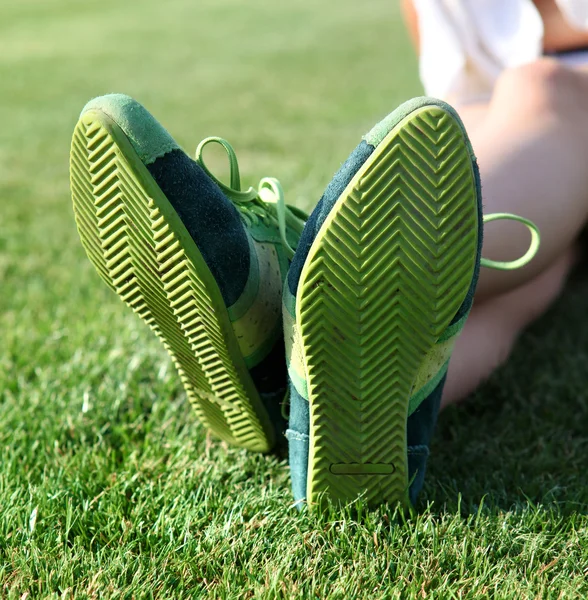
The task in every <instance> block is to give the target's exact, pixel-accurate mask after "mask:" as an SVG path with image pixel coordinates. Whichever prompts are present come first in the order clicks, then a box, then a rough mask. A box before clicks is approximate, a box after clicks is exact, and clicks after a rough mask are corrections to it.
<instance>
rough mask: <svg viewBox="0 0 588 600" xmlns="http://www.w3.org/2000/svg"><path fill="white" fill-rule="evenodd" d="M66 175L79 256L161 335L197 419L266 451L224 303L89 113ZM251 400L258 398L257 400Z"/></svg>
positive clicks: (108, 135)
mask: <svg viewBox="0 0 588 600" xmlns="http://www.w3.org/2000/svg"><path fill="white" fill-rule="evenodd" d="M70 177H71V188H72V199H73V204H74V214H75V219H76V224H77V227H78V232H79V234H80V237H81V240H82V244H83V246H84V248H85V250H86V253H87V255H88V257H89V259H90V260H91V262H92V263H93V264H94V266H95V268H96V270H97V271H98V274H99V275H100V277H101V278H102V279H103V280H104V281H105V282H106V284H107V285H108V286H109V287H110V288H111V289H112V290H113V291H115V292H116V293H117V294H118V295H119V296H120V298H121V299H122V300H123V301H124V302H125V303H126V304H127V305H128V306H130V307H131V308H132V309H133V310H134V311H135V312H136V313H137V314H138V315H139V316H140V317H141V318H142V319H143V320H144V321H145V322H146V323H147V324H148V325H149V327H150V328H151V329H152V330H153V331H154V332H155V333H156V335H157V336H158V337H159V338H160V339H161V341H162V342H163V344H164V346H165V348H166V349H167V350H168V352H169V354H170V355H171V357H172V359H173V362H174V364H175V366H176V368H177V370H178V373H179V375H180V378H181V380H182V383H183V385H184V388H185V390H186V393H187V395H188V398H189V399H190V401H191V403H192V405H193V406H194V409H195V411H196V414H197V416H198V418H199V419H200V421H201V422H202V423H203V424H204V425H205V426H206V427H209V428H210V429H211V430H212V431H213V432H214V433H215V434H216V435H217V436H218V437H220V438H221V439H223V440H225V441H227V442H229V443H231V444H234V445H237V446H242V447H245V448H248V449H251V450H256V451H267V450H269V449H270V448H271V443H270V441H269V440H268V436H267V432H266V431H265V430H264V427H263V425H262V423H261V422H260V418H259V416H258V414H256V409H255V407H254V406H253V404H252V402H251V400H250V398H251V396H252V395H253V394H255V395H257V390H256V389H255V387H254V384H253V382H252V381H251V380H249V381H246V380H245V378H244V377H243V376H242V375H241V374H240V373H239V372H238V371H237V369H236V368H235V366H234V360H233V357H232V354H231V351H230V348H229V347H228V345H227V341H226V335H227V334H226V330H227V325H226V323H224V324H223V323H221V319H222V318H223V317H222V315H223V312H226V311H225V308H224V305H223V306H222V307H218V308H216V305H215V303H216V302H218V300H215V296H214V294H212V293H211V291H210V289H209V288H208V287H207V284H206V283H205V281H204V280H203V277H202V275H201V273H202V270H203V269H207V267H206V265H205V263H204V262H203V260H202V261H201V263H202V264H195V263H194V262H192V261H191V260H190V259H189V258H188V257H187V255H186V253H185V250H184V248H183V246H182V244H181V242H180V240H179V238H178V236H177V235H176V233H175V232H174V230H173V229H172V227H171V226H170V225H169V223H168V222H167V221H166V219H165V217H164V216H163V215H162V214H161V211H160V209H159V208H158V206H157V205H156V203H155V201H154V200H153V198H151V197H150V196H149V194H148V193H147V191H146V190H145V189H144V186H143V185H142V184H141V182H140V180H139V178H138V176H137V175H136V173H135V171H134V170H133V168H132V166H131V165H130V163H129V162H128V160H127V159H126V158H125V156H124V153H123V152H122V151H121V149H120V148H119V146H118V144H117V143H116V141H115V140H114V139H113V137H112V135H111V133H110V132H109V130H108V128H107V127H105V126H104V125H103V124H102V123H101V122H100V121H99V120H98V119H92V118H90V117H87V116H86V117H82V119H81V120H80V121H79V122H78V124H77V126H76V129H75V131H74V136H73V140H72V150H71V159H70ZM154 185H155V186H156V184H155V182H154ZM210 277H212V275H211V276H210ZM216 297H220V292H219V293H218V294H217V296H216ZM227 321H228V316H227ZM223 325H224V326H223ZM228 328H229V329H230V323H229V325H228ZM239 358H240V357H239ZM246 377H247V378H249V375H248V373H247V375H246ZM258 405H259V406H263V405H262V404H261V400H258Z"/></svg>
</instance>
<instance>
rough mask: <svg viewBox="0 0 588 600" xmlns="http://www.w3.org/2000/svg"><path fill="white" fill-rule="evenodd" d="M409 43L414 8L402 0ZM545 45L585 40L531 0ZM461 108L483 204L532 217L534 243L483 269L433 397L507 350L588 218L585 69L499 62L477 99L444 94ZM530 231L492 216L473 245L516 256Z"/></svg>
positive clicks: (545, 303) (549, 3) (470, 381)
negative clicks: (537, 235) (518, 264)
mask: <svg viewBox="0 0 588 600" xmlns="http://www.w3.org/2000/svg"><path fill="white" fill-rule="evenodd" d="M402 4H403V9H404V14H405V18H406V23H407V27H408V30H409V33H410V34H411V38H412V39H413V41H414V43H415V45H416V47H417V48H418V41H419V33H418V18H417V15H416V12H415V11H414V7H413V5H412V2H411V0H403V2H402ZM536 5H537V8H538V10H539V12H540V14H541V16H542V18H543V21H544V28H545V37H544V47H545V49H546V50H547V51H558V50H569V49H572V48H577V47H582V46H588V34H586V33H585V32H579V31H576V30H573V29H572V28H571V27H570V26H569V25H568V24H567V23H566V22H565V20H564V19H563V16H562V15H561V13H560V12H559V10H558V8H557V6H556V4H555V2H554V1H553V0H537V2H536ZM448 100H449V102H450V103H452V104H453V105H454V106H455V108H456V109H457V111H458V113H459V114H460V116H461V118H462V120H463V122H464V124H465V127H466V130H467V131H468V135H469V137H470V139H471V142H472V146H473V149H474V152H475V154H476V156H477V159H478V164H479V167H480V176H481V180H482V195H483V204H484V212H485V213H495V212H510V213H514V214H517V215H520V216H523V217H525V218H527V219H530V220H531V221H533V222H534V223H536V224H537V226H538V227H539V229H540V231H541V248H540V250H539V252H538V254H537V256H536V257H535V258H534V259H533V261H532V262H531V263H530V264H529V265H527V266H526V267H524V268H523V269H519V270H517V271H507V272H504V271H493V270H490V269H482V271H481V274H480V279H479V283H478V288H477V290H476V296H475V301H474V307H473V309H472V312H471V314H470V317H469V319H468V321H467V323H466V325H465V327H464V330H463V332H462V334H461V336H460V337H459V339H458V341H457V343H456V346H455V350H454V352H453V356H452V359H451V363H450V366H449V373H448V378H447V383H446V386H445V391H444V395H443V400H442V405H443V406H447V405H448V404H451V403H454V402H459V401H461V400H463V399H465V398H467V397H468V396H469V395H470V394H471V392H473V391H474V390H475V389H476V388H477V387H478V386H479V385H480V383H482V382H483V381H484V380H485V379H487V378H488V377H489V376H490V374H491V373H492V372H493V371H494V370H495V369H496V368H497V367H498V366H499V365H501V364H502V363H503V362H504V361H506V360H507V358H508V356H509V355H510V352H511V350H512V347H513V345H514V343H515V342H516V340H517V338H518V336H519V335H520V333H521V332H522V331H523V330H524V329H525V328H526V327H527V326H528V325H529V324H530V323H531V322H532V321H534V320H535V319H537V318H538V317H539V316H541V315H542V314H543V313H544V312H545V311H546V310H547V308H548V307H549V306H550V305H551V304H552V303H553V302H554V300H555V299H556V298H557V297H558V296H559V294H560V293H561V291H562V289H563V286H564V284H565V281H566V277H567V275H568V273H569V271H570V269H571V268H572V266H573V264H574V262H575V258H576V256H577V250H576V239H577V237H578V235H579V233H580V231H581V230H582V229H583V228H584V226H585V224H586V222H587V220H588V169H587V168H586V156H588V102H587V100H588V71H584V70H582V69H571V68H568V67H564V66H562V65H561V64H559V63H558V62H557V61H556V60H554V59H549V58H541V59H539V60H537V61H535V62H533V63H530V64H527V65H524V66H520V67H516V68H513V69H507V70H505V71H504V72H503V73H502V74H501V76H500V78H499V79H498V81H497V83H496V86H495V88H494V91H493V94H492V97H491V98H490V100H489V101H488V102H487V103H485V104H477V105H463V104H460V103H459V99H451V98H450V99H448ZM528 244H529V234H528V233H526V230H525V229H524V227H523V226H522V225H520V224H517V223H508V222H504V221H498V222H496V223H492V224H489V225H488V226H487V227H486V228H485V230H484V244H483V249H482V254H483V256H484V257H486V258H491V259H494V260H513V259H515V258H518V257H519V256H522V255H523V254H524V253H525V251H526V249H527V247H528Z"/></svg>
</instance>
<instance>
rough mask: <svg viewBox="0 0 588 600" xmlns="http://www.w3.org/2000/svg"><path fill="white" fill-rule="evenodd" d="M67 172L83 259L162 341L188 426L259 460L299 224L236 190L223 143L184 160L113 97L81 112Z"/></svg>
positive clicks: (275, 385) (273, 431) (272, 191)
mask: <svg viewBox="0 0 588 600" xmlns="http://www.w3.org/2000/svg"><path fill="white" fill-rule="evenodd" d="M212 142H214V143H220V144H221V145H222V146H223V147H224V148H225V150H226V151H227V153H228V156H229V161H230V166H231V185H230V186H225V185H223V184H222V183H220V182H219V181H217V180H216V179H215V178H214V177H213V176H212V174H211V173H210V172H209V171H208V169H207V168H206V166H205V165H204V162H203V160H202V150H203V148H204V147H205V146H206V145H207V144H209V143H212ZM70 172H71V190H72V198H73V205H74V214H75V219H76V224H77V227H78V231H79V234H80V237H81V240H82V244H83V246H84V248H85V250H86V252H87V254H88V257H89V259H90V260H91V261H92V263H93V264H94V266H95V267H96V270H97V271H98V273H99V275H100V276H101V277H102V279H103V280H104V281H105V282H106V283H107V284H108V286H109V287H110V288H111V289H112V290H114V291H115V292H116V293H117V294H118V295H119V296H120V297H121V299H122V300H123V301H124V302H125V303H126V304H128V305H129V306H130V307H131V308H132V309H133V310H134V311H135V312H136V313H137V314H138V315H139V316H141V317H142V318H143V319H144V320H145V322H146V323H147V324H148V325H149V326H150V327H151V328H152V329H153V331H154V332H155V333H156V334H157V335H158V336H159V338H160V339H161V340H162V342H163V344H164V346H165V347H166V349H167V350H168V352H169V353H170V355H171V357H172V359H173V361H174V363H175V365H176V367H177V369H178V372H179V374H180V377H181V379H182V382H183V384H184V387H185V389H186V393H187V395H188V398H189V399H190V401H191V402H192V404H193V406H194V408H195V410H196V413H197V415H198V418H199V419H200V420H201V421H202V423H203V424H204V425H205V426H207V427H209V428H210V429H211V431H213V432H214V433H215V434H216V435H217V436H218V437H220V438H221V439H223V440H225V441H227V442H229V443H231V444H234V445H236V446H242V447H244V448H249V449H251V450H257V451H261V452H267V451H269V450H270V449H272V448H273V447H274V445H275V444H276V441H278V439H279V437H280V435H279V434H280V433H282V431H283V429H282V426H283V423H282V417H281V412H282V410H281V408H282V407H281V403H282V402H283V398H284V394H285V391H286V384H287V376H286V369H285V366H284V359H283V348H284V342H283V333H282V328H281V296H282V286H283V281H284V277H285V274H286V273H287V270H288V266H289V262H290V258H291V256H292V255H293V250H292V248H294V247H295V246H296V244H297V242H298V238H299V236H300V233H301V231H302V228H303V225H304V217H305V215H304V214H303V213H301V211H298V210H297V209H293V208H288V207H286V205H285V204H284V200H283V194H282V190H281V187H280V185H279V183H278V182H277V181H276V180H275V179H264V180H262V182H261V184H260V188H259V190H254V189H249V190H246V191H241V188H240V181H239V170H238V166H237V160H236V157H235V153H234V152H233V149H232V148H231V147H230V146H229V144H228V143H227V142H225V141H224V140H221V139H219V138H210V139H208V140H205V141H204V142H202V143H201V144H200V146H199V148H198V151H197V160H196V161H194V160H192V159H190V158H189V157H188V156H187V155H186V154H185V153H184V151H183V150H181V149H180V147H179V146H178V145H177V143H176V142H175V141H174V140H173V138H172V137H171V136H170V135H169V134H168V133H167V131H166V130H165V129H164V128H163V127H162V126H161V125H160V124H159V123H158V122H157V121H156V120H155V119H154V118H153V117H152V116H151V115H150V114H149V112H147V110H145V108H143V106H141V105H140V104H139V103H137V102H136V101H134V100H133V99H132V98H129V97H128V96H124V95H118V94H117V95H109V96H103V97H101V98H96V99H95V100H92V101H91V102H90V103H89V104H87V105H86V107H85V108H84V110H83V111H82V114H81V116H80V119H79V121H78V123H77V125H76V127H75V130H74V134H73V141H72V147H71V162H70ZM284 428H285V427H284Z"/></svg>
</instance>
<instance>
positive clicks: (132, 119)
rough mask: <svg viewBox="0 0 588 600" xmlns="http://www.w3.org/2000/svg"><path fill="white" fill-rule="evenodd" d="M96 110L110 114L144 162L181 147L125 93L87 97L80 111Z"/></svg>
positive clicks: (149, 161) (147, 163)
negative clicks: (87, 99)
mask: <svg viewBox="0 0 588 600" xmlns="http://www.w3.org/2000/svg"><path fill="white" fill-rule="evenodd" d="M89 110H99V111H101V112H103V113H104V114H105V115H107V116H109V117H110V118H111V119H112V120H113V121H114V122H115V123H116V124H117V125H118V126H119V127H120V128H121V129H122V130H123V131H124V132H125V134H126V136H127V137H128V138H129V141H130V142H131V144H132V145H133V148H134V149H135V151H136V152H137V154H138V155H139V157H140V159H141V161H142V162H143V164H145V165H149V164H151V163H152V162H154V161H155V160H156V159H157V158H159V157H160V156H163V155H164V154H167V153H168V152H171V151H172V150H180V147H179V146H178V144H177V143H176V142H175V141H174V139H173V138H172V136H171V135H170V134H169V133H168V132H167V131H166V130H165V129H164V128H163V127H162V126H161V125H160V124H159V123H158V122H157V121H156V120H155V119H154V118H153V117H152V116H151V114H150V113H149V112H148V111H147V110H146V109H145V108H143V106H142V105H141V104H139V103H138V102H137V101H136V100H133V99H132V98H130V97H129V96H125V95H124V94H108V95H106V96H100V97H98V98H94V99H93V100H90V102H88V104H86V106H84V109H83V110H82V114H84V113H85V112H87V111H89Z"/></svg>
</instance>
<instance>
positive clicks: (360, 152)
mask: <svg viewBox="0 0 588 600" xmlns="http://www.w3.org/2000/svg"><path fill="white" fill-rule="evenodd" d="M374 150H375V148H374V147H373V146H370V145H369V144H368V143H366V142H365V141H364V140H362V141H361V143H360V144H359V145H358V146H357V147H356V148H355V150H354V151H353V152H352V153H351V154H350V155H349V158H348V159H347V160H346V161H345V162H344V163H343V165H342V166H341V168H340V169H339V170H338V171H337V173H335V176H334V177H333V179H332V180H331V183H329V185H328V186H327V189H326V190H325V193H324V194H323V196H322V198H321V199H320V200H319V202H318V204H317V205H316V206H315V208H314V210H313V211H312V214H311V215H310V218H309V219H308V221H307V222H306V225H305V226H304V230H303V231H302V235H301V236H300V241H299V242H298V248H297V250H296V254H295V255H294V258H293V259H292V265H291V266H290V271H289V272H288V287H289V288H290V292H291V293H292V295H293V296H296V290H297V289H298V282H299V281H300V275H301V273H302V268H303V267H304V262H305V261H306V257H307V256H308V253H309V252H310V247H311V246H312V242H314V238H315V237H316V236H317V233H318V232H319V229H320V228H321V225H322V224H323V223H324V222H325V219H326V218H327V216H328V214H329V213H330V212H331V209H332V208H333V206H334V205H335V202H337V200H338V199H339V196H340V195H341V194H342V193H343V192H344V191H345V188H346V187H347V186H348V185H349V182H350V181H351V180H352V179H353V178H354V177H355V174H356V173H357V172H358V171H359V169H360V168H361V166H362V165H363V163H365V161H366V160H367V159H368V158H369V156H370V155H371V154H372V152H373V151H374Z"/></svg>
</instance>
